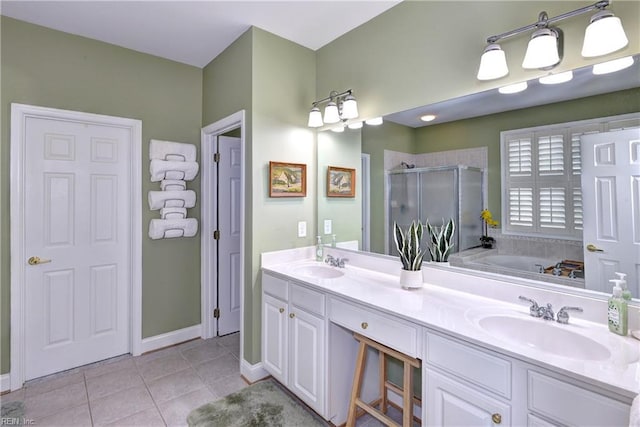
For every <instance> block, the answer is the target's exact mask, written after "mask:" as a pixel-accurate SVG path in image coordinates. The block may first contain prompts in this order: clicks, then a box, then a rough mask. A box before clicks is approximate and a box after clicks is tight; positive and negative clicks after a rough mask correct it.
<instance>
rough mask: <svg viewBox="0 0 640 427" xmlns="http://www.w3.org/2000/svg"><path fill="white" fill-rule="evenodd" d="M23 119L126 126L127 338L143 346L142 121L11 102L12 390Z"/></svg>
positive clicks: (20, 282)
mask: <svg viewBox="0 0 640 427" xmlns="http://www.w3.org/2000/svg"><path fill="white" fill-rule="evenodd" d="M27 118H40V119H50V120H59V121H70V122H79V123H86V124H93V125H100V126H112V127H120V128H124V129H127V130H128V131H129V132H130V135H131V143H132V149H131V158H130V172H131V180H132V182H131V186H130V188H131V193H130V197H131V212H130V214H131V230H130V233H131V240H130V252H131V256H132V259H131V271H130V272H129V273H130V283H131V286H130V307H129V312H130V318H129V327H130V334H129V337H130V343H129V351H130V352H131V353H132V354H133V355H134V356H137V355H139V354H140V351H141V347H142V121H140V120H135V119H127V118H123V117H113V116H105V115H100V114H92V113H83V112H79V111H70V110H60V109H56V108H47V107H37V106H33V105H25V104H15V103H14V104H11V156H10V161H11V167H10V169H11V177H10V185H11V233H10V234H11V246H10V248H11V390H17V389H19V388H21V387H22V385H23V384H24V380H25V372H24V368H25V366H24V364H25V363H24V361H25V318H26V316H27V315H28V313H26V312H25V303H26V301H25V286H24V280H25V274H26V271H25V269H26V263H25V260H26V259H27V255H26V252H25V245H24V230H25V228H26V227H27V224H25V218H24V217H25V181H26V179H25V178H26V177H25V176H24V174H25V160H26V158H27V155H28V153H27V152H26V144H25V141H24V139H25V137H26V135H25V130H26V120H27Z"/></svg>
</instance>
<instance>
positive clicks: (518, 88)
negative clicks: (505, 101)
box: [498, 82, 528, 95]
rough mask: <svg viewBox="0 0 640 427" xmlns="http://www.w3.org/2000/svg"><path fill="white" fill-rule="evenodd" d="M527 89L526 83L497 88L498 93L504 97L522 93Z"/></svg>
mask: <svg viewBox="0 0 640 427" xmlns="http://www.w3.org/2000/svg"><path fill="white" fill-rule="evenodd" d="M527 87H528V85H527V82H520V83H514V84H512V85H507V86H502V87H501V88H498V92H500V93H502V94H504V95H509V94H512V93H518V92H522V91H523V90H525V89H526V88H527Z"/></svg>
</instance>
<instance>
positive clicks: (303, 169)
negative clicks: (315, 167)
mask: <svg viewBox="0 0 640 427" xmlns="http://www.w3.org/2000/svg"><path fill="white" fill-rule="evenodd" d="M306 196H307V165H305V164H301V163H282V162H269V197H306Z"/></svg>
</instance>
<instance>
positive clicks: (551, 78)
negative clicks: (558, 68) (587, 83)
mask: <svg viewBox="0 0 640 427" xmlns="http://www.w3.org/2000/svg"><path fill="white" fill-rule="evenodd" d="M571 79H573V71H565V72H564V73H558V74H549V75H548V76H544V77H540V78H539V79H538V81H539V82H540V83H542V84H543V85H555V84H559V83H565V82H568V81H569V80H571Z"/></svg>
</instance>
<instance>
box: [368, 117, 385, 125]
mask: <svg viewBox="0 0 640 427" xmlns="http://www.w3.org/2000/svg"><path fill="white" fill-rule="evenodd" d="M364 122H365V123H366V124H368V125H370V126H378V125H381V124H382V117H374V118H372V119H367V120H365V121H364Z"/></svg>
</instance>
